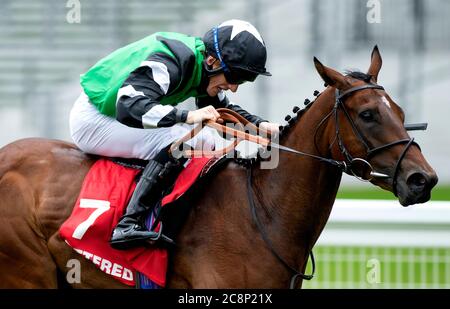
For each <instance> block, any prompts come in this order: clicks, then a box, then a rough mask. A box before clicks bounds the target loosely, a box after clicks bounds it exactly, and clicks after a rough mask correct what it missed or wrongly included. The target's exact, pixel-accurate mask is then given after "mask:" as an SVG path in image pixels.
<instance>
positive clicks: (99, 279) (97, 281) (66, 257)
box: [48, 233, 127, 289]
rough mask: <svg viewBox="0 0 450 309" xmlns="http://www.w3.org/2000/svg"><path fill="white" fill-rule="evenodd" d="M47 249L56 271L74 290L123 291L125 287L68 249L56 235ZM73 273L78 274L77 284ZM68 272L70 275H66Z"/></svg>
mask: <svg viewBox="0 0 450 309" xmlns="http://www.w3.org/2000/svg"><path fill="white" fill-rule="evenodd" d="M48 248H49V250H50V252H51V254H52V256H53V257H54V259H55V262H56V264H57V266H58V269H59V270H60V271H61V273H62V274H63V275H64V280H66V282H67V283H68V284H70V285H71V286H72V287H74V288H79V289H83V288H96V289H100V288H108V289H112V288H122V289H123V288H126V287H127V286H126V285H124V284H121V283H120V282H119V281H117V280H114V279H112V277H111V276H110V275H108V274H106V273H104V272H102V271H100V270H99V269H98V268H97V267H96V266H95V265H94V264H93V263H92V262H91V261H88V260H87V259H85V258H84V257H83V256H82V255H80V254H78V253H77V252H75V250H73V249H72V248H71V247H69V246H68V245H67V244H66V243H65V242H64V241H63V240H62V239H61V237H59V234H58V233H56V234H54V235H53V236H52V237H51V238H50V240H49V242H48ZM70 260H72V261H75V263H68V261H70ZM78 262H79V264H78ZM74 265H76V266H74ZM78 265H79V268H78ZM75 271H79V272H80V273H79V274H80V276H79V279H80V280H79V282H77V280H76V275H75V274H74V272H75ZM68 272H70V273H69V274H68Z"/></svg>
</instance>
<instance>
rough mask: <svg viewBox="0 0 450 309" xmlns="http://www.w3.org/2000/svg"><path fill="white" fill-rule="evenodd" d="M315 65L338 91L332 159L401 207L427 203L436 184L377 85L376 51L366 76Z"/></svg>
mask: <svg viewBox="0 0 450 309" xmlns="http://www.w3.org/2000/svg"><path fill="white" fill-rule="evenodd" d="M314 64H315V66H316V69H317V71H318V72H319V74H320V76H321V77H322V79H323V80H324V81H325V82H326V83H327V84H328V85H330V86H331V87H333V88H334V89H336V90H335V95H336V101H335V102H336V104H335V107H334V113H333V114H332V116H333V117H334V118H335V126H333V128H336V134H333V136H334V139H333V140H332V141H330V144H331V145H332V146H331V147H332V149H331V152H332V156H333V157H334V158H335V159H337V160H343V161H345V162H346V163H347V165H350V166H348V169H347V172H353V173H356V174H357V175H358V176H361V177H362V178H365V179H370V181H371V182H372V183H373V184H375V185H378V186H380V187H382V188H384V189H386V190H389V191H391V192H393V193H394V194H395V195H396V196H398V198H399V201H400V203H401V204H402V205H403V206H407V205H411V204H416V203H424V202H426V201H428V200H429V199H430V193H431V189H432V188H433V187H434V186H435V185H436V183H437V181H438V178H437V175H436V172H435V171H434V170H433V168H431V166H430V165H429V164H428V162H427V161H426V160H425V158H424V157H423V155H422V153H421V151H420V148H419V146H418V144H416V142H414V139H412V138H410V136H409V135H408V133H407V131H406V129H405V125H404V120H405V114H404V113H403V111H402V109H401V108H400V106H398V105H397V104H396V103H395V102H394V101H393V100H392V99H391V97H390V96H389V95H388V94H387V92H386V91H385V90H384V88H383V87H381V86H379V85H377V77H378V73H379V71H380V69H381V64H382V60H381V56H380V52H379V50H378V48H377V47H376V46H375V48H374V49H373V52H372V60H371V64H370V67H369V70H368V72H367V74H366V73H361V72H350V73H348V74H347V75H342V74H341V73H339V72H337V71H335V70H333V69H331V68H328V67H326V66H324V65H323V64H322V63H320V62H319V60H317V59H316V58H314ZM355 158H359V159H356V160H355ZM361 159H363V160H361ZM352 161H353V164H351V162H352ZM366 161H367V162H366Z"/></svg>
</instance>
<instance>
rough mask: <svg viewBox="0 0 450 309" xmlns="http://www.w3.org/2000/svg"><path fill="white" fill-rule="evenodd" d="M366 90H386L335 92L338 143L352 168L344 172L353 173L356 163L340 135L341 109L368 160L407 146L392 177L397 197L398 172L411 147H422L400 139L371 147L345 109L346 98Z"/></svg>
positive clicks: (378, 87)
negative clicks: (397, 147)
mask: <svg viewBox="0 0 450 309" xmlns="http://www.w3.org/2000/svg"><path fill="white" fill-rule="evenodd" d="M365 89H380V90H384V88H383V87H382V86H380V85H375V84H366V85H362V86H357V87H353V88H350V89H348V90H346V91H344V92H342V93H341V92H340V90H339V89H336V92H335V96H336V101H335V105H334V108H333V114H334V118H335V122H336V137H337V143H338V146H339V149H340V151H341V153H342V155H343V156H344V158H345V162H346V165H347V167H350V168H347V169H346V170H344V172H346V173H347V174H349V172H351V164H352V162H354V160H355V159H354V158H353V156H352V155H351V154H350V153H349V151H348V150H347V148H346V147H345V145H344V143H343V142H342V138H341V135H340V134H339V121H338V111H339V109H341V110H342V111H343V113H344V115H345V117H346V118H347V120H348V122H349V123H350V125H351V127H352V130H353V132H354V133H355V135H356V137H357V138H358V140H359V141H360V142H361V144H362V145H363V146H364V148H365V149H366V153H367V160H369V159H371V158H372V157H374V156H375V155H376V154H378V153H380V152H382V151H384V150H387V149H389V148H391V147H393V146H396V145H401V144H406V145H405V147H404V149H403V151H402V153H401V154H400V156H399V158H398V160H397V163H396V164H395V167H394V173H393V175H392V192H393V193H394V195H395V196H397V176H398V172H399V170H400V166H401V163H402V161H403V159H404V158H405V155H406V152H407V151H408V150H409V148H410V147H411V145H415V146H417V147H418V148H419V149H420V146H419V145H418V144H417V143H416V142H415V141H414V138H405V139H400V140H396V141H393V142H390V143H387V144H384V145H381V146H376V147H370V146H369V143H368V141H367V139H366V138H364V135H363V134H361V131H360V130H359V129H358V127H357V126H356V124H355V122H354V121H353V119H352V118H351V117H350V114H349V113H348V111H347V108H346V107H345V103H344V101H345V98H346V97H348V96H349V95H350V94H352V93H354V92H357V91H360V90H365ZM358 159H359V158H358ZM359 160H361V161H364V162H366V163H367V164H368V166H369V167H370V168H372V167H371V166H370V164H369V163H368V162H367V161H366V160H363V159H359Z"/></svg>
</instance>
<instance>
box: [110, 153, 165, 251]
mask: <svg viewBox="0 0 450 309" xmlns="http://www.w3.org/2000/svg"><path fill="white" fill-rule="evenodd" d="M173 167H174V164H173V163H171V162H167V163H166V164H165V165H163V164H161V163H159V162H157V161H155V160H150V162H149V163H148V164H147V166H146V167H145V169H144V171H143V172H142V176H141V179H140V180H139V182H138V184H137V186H136V189H135V191H134V193H133V196H132V197H131V199H130V202H129V203H128V206H127V209H126V213H125V214H124V215H123V216H122V218H121V219H120V221H119V223H118V224H117V226H116V227H115V228H114V230H113V233H112V236H111V240H110V241H109V243H110V244H111V247H113V248H114V249H119V250H125V249H128V248H132V247H136V246H139V245H143V244H144V243H145V242H146V241H149V240H155V239H157V238H158V233H156V232H153V231H149V230H148V229H147V228H146V227H145V218H146V215H147V214H148V213H149V211H150V210H152V209H153V207H154V206H155V204H156V203H157V202H158V200H159V198H160V197H161V192H162V186H161V182H162V181H163V178H166V177H165V175H167V174H170V172H171V171H170V170H173Z"/></svg>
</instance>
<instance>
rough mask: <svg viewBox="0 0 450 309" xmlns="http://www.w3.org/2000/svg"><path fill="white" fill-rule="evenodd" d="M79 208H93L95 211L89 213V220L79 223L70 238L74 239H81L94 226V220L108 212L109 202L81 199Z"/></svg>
mask: <svg viewBox="0 0 450 309" xmlns="http://www.w3.org/2000/svg"><path fill="white" fill-rule="evenodd" d="M80 208H95V210H94V212H93V213H91V215H90V216H89V218H87V220H86V221H83V222H81V223H80V224H79V225H78V226H77V228H76V229H75V231H73V234H72V237H73V238H76V239H81V238H83V236H84V234H85V233H86V231H87V230H88V228H89V227H90V226H91V225H92V224H94V222H95V220H97V218H98V217H100V216H101V215H102V214H103V213H104V212H106V211H108V210H109V208H110V202H109V201H102V200H91V199H84V198H82V199H81V200H80Z"/></svg>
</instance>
